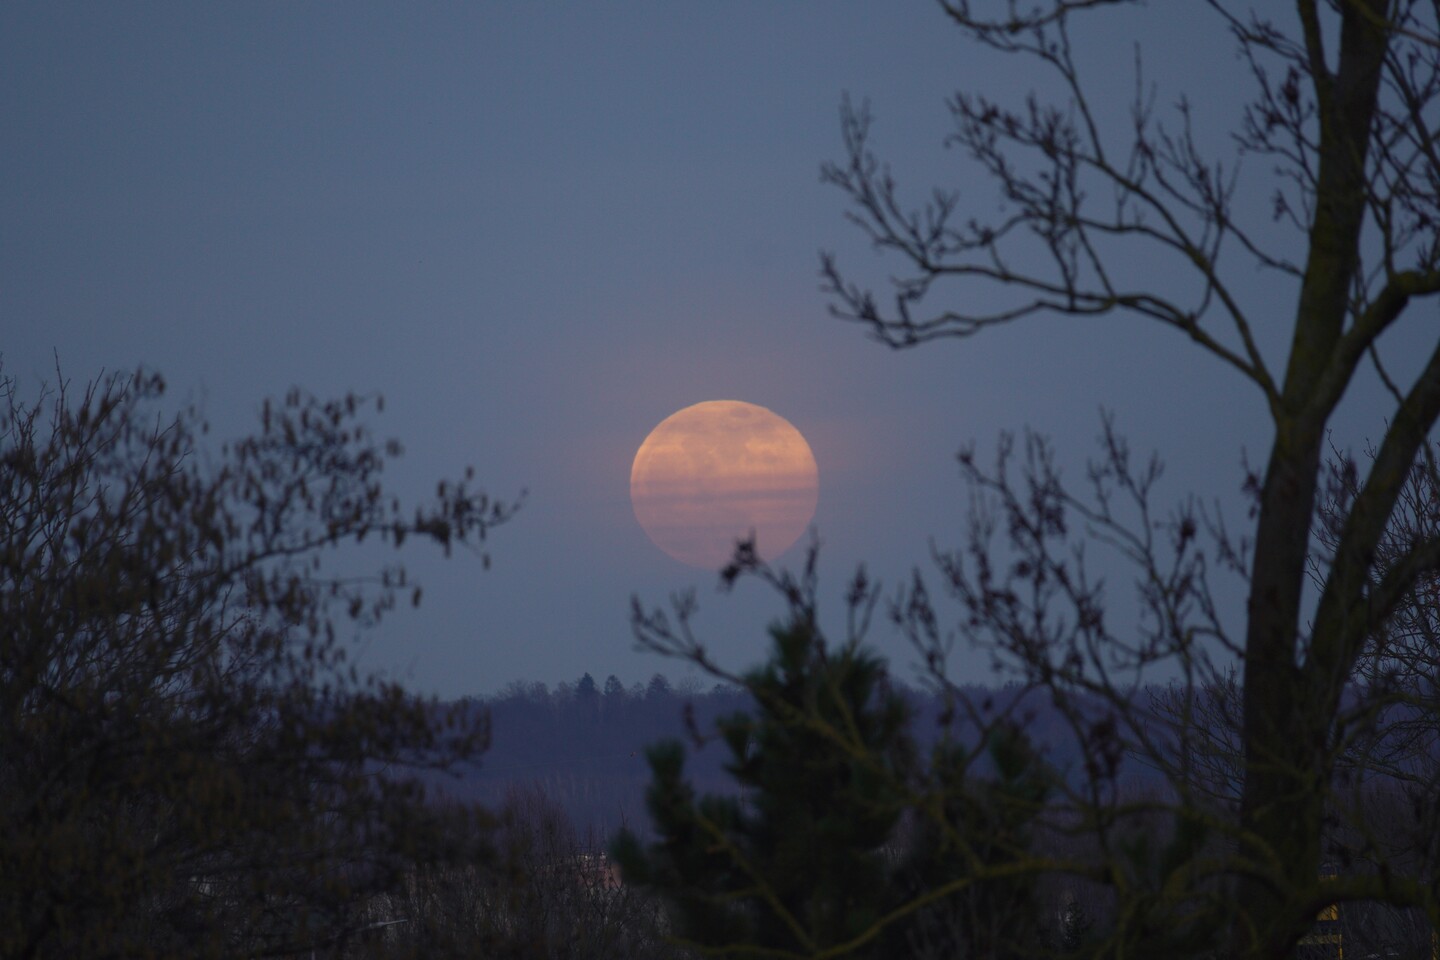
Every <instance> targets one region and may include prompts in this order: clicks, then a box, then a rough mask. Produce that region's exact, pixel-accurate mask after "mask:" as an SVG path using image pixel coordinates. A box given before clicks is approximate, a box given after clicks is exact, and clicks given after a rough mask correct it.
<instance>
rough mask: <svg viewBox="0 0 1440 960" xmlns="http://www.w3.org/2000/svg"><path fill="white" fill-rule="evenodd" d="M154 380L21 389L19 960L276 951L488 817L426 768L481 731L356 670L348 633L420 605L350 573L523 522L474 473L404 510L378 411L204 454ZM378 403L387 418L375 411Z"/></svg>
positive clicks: (3, 661)
mask: <svg viewBox="0 0 1440 960" xmlns="http://www.w3.org/2000/svg"><path fill="white" fill-rule="evenodd" d="M163 389H164V387H163V382H162V381H161V379H160V378H159V377H158V376H155V375H150V374H143V373H141V374H136V375H134V376H131V377H121V376H113V377H110V378H107V379H105V380H102V381H100V382H97V383H95V384H93V385H91V386H90V387H89V388H87V389H86V390H85V391H84V393H83V394H82V395H79V396H76V395H73V394H72V393H71V392H70V390H69V387H68V385H67V384H65V383H64V382H63V381H62V382H61V383H60V384H59V385H58V386H57V387H55V388H54V389H53V390H52V391H50V392H49V393H47V394H44V395H43V397H42V399H41V401H40V402H38V403H35V404H27V403H24V402H22V401H21V400H20V399H19V398H18V397H17V396H16V393H15V386H14V383H13V381H10V380H5V381H3V386H0V397H3V400H4V404H5V407H4V410H3V411H0V624H3V626H0V631H3V637H0V822H3V823H4V828H3V829H0V954H3V955H4V956H7V957H60V956H65V957H82V956H150V957H172V956H173V957H203V956H232V955H233V956H246V957H258V956H270V955H282V954H293V953H295V952H297V951H300V950H307V949H314V948H315V947H316V946H318V945H321V944H325V943H331V942H335V941H336V940H337V939H338V938H343V936H344V935H345V933H346V932H347V930H349V929H350V924H351V920H352V918H353V909H354V907H355V906H356V904H358V903H360V902H362V901H363V900H364V899H365V898H366V897H368V896H369V895H371V894H373V893H374V892H376V891H379V890H384V889H387V888H391V887H393V885H394V884H395V883H396V882H397V881H398V879H399V877H400V876H401V875H402V874H403V872H405V871H406V870H408V869H409V868H410V866H411V865H412V864H413V863H415V862H416V861H417V860H419V861H424V860H426V859H427V858H431V857H436V856H440V855H441V854H443V853H445V852H446V851H450V852H452V853H455V854H457V855H464V854H465V853H466V852H467V850H468V849H469V848H470V847H471V846H472V844H473V841H474V839H475V838H476V837H478V835H479V834H478V832H477V829H476V828H477V824H476V823H475V822H474V821H473V819H472V820H470V821H468V822H467V823H466V825H465V827H464V830H463V831H462V832H460V833H458V834H457V833H455V832H453V831H450V830H449V827H450V826H451V825H453V824H452V821H450V820H449V819H448V817H447V816H445V815H442V814H441V813H440V812H439V811H436V810H433V809H431V808H430V807H429V806H427V805H426V804H425V802H424V793H423V791H422V790H421V788H420V786H419V785H418V784H417V783H416V782H415V780H414V779H413V778H412V777H410V776H408V775H407V770H408V771H418V770H426V769H428V770H446V769H450V768H452V767H453V766H454V765H455V764H457V763H460V762H462V761H464V760H467V759H469V758H472V757H474V756H476V755H477V754H478V753H479V752H480V751H481V750H482V749H483V748H484V746H485V744H486V741H487V737H488V728H487V725H486V723H485V718H484V715H483V714H482V713H479V712H475V711H470V710H466V709H464V707H463V706H461V707H459V708H457V709H456V710H454V711H450V712H444V711H439V710H438V709H436V708H435V706H434V705H433V704H432V703H431V702H429V701H426V700H422V699H419V698H416V697H414V696H412V695H410V694H408V693H406V692H405V691H404V690H402V689H401V688H400V687H398V686H396V685H394V684H391V683H385V682H381V681H378V680H375V679H372V678H368V677H366V676H365V675H363V674H361V673H359V672H357V671H356V670H355V669H354V668H352V667H350V666H349V665H348V663H347V662H346V653H347V650H346V646H345V645H344V644H343V643H341V642H340V641H339V640H338V639H337V634H338V633H339V632H340V631H341V630H343V629H346V628H347V627H348V626H351V625H353V626H354V627H359V628H363V627H366V626H369V625H371V624H373V623H375V622H376V621H377V620H378V619H379V618H380V617H381V616H382V615H383V614H384V613H385V612H386V611H388V610H390V609H391V608H392V606H393V605H394V604H395V603H396V601H397V600H398V599H400V598H402V597H403V598H405V599H406V600H408V601H410V602H414V603H418V602H419V599H420V594H419V588H418V587H417V586H415V585H414V584H412V583H411V582H410V581H409V579H408V577H407V575H406V573H405V570H404V568H403V567H401V566H398V565H390V566H387V567H386V568H385V569H384V570H383V571H381V572H380V573H379V574H378V575H372V576H361V577H353V578H351V577H344V576H336V575H332V574H328V573H326V572H325V568H324V566H323V565H322V564H321V562H320V561H321V556H322V554H324V553H325V552H326V551H328V550H329V549H330V548H332V547H335V546H338V545H340V544H344V543H350V542H358V541H360V540H363V539H366V538H367V537H369V538H375V539H379V540H382V541H388V542H390V543H392V544H394V545H395V546H399V545H400V544H401V543H402V541H404V540H406V539H407V538H410V537H415V538H419V539H423V540H427V541H429V542H432V543H434V544H437V545H439V546H440V547H442V548H443V549H444V550H446V551H447V552H448V551H449V550H450V549H451V548H452V547H455V546H463V547H466V548H467V549H473V550H475V551H476V552H477V553H478V554H479V555H480V556H481V557H482V558H483V557H484V556H485V555H484V553H483V551H482V547H481V545H482V543H483V541H484V539H485V537H486V535H487V533H488V532H489V531H490V529H491V528H492V527H493V526H494V525H495V524H497V523H500V522H502V521H504V520H505V519H506V518H507V516H508V515H509V511H508V509H507V508H504V507H501V506H499V505H497V504H495V503H493V502H491V501H490V500H489V499H488V498H486V497H485V496H484V495H481V494H478V493H475V492H472V491H471V489H470V485H469V477H470V474H469V473H468V472H467V474H466V479H465V480H462V481H460V482H458V483H453V482H447V483H442V484H441V485H440V486H439V490H438V495H437V497H436V499H435V501H434V502H433V503H432V504H430V505H428V506H423V507H421V508H419V509H413V510H412V509H408V508H402V507H401V506H400V504H399V502H398V501H397V500H396V499H394V498H393V497H392V495H391V494H390V493H389V492H388V491H386V489H385V488H384V486H383V485H382V484H381V483H380V481H379V474H380V472H381V469H382V467H383V466H384V464H385V462H386V459H387V457H390V456H393V455H395V454H396V453H398V446H397V445H395V444H394V443H390V444H378V443H376V442H375V441H373V440H372V439H371V437H370V434H369V433H368V431H367V430H366V428H365V427H364V425H363V423H362V422H361V421H360V417H361V415H362V414H363V413H364V412H365V411H366V410H367V409H368V407H369V406H371V404H369V403H368V402H366V401H364V400H362V399H359V398H355V397H347V398H345V399H343V400H340V401H336V402H331V403H321V402H319V401H317V400H314V399H313V398H310V397H308V396H306V395H304V394H302V393H300V392H298V391H295V392H292V393H291V394H290V395H289V396H288V397H287V398H286V399H285V401H284V402H283V403H282V404H279V405H272V404H270V403H266V404H265V406H264V408H263V410H262V412H261V426H260V430H259V432H257V433H255V434H253V435H251V436H248V437H245V438H243V439H241V440H239V441H237V442H234V443H231V444H228V445H226V446H225V447H223V448H222V449H221V450H220V451H219V452H218V453H217V452H216V451H214V450H213V449H206V448H204V447H203V446H202V445H201V444H202V436H203V435H204V433H205V432H206V425H205V423H204V421H203V420H202V419H201V418H200V417H199V415H198V414H197V413H196V412H195V411H194V410H193V409H188V408H187V409H185V410H183V411H182V412H181V413H179V414H178V415H177V416H174V417H173V418H172V417H169V416H167V415H166V414H164V413H163V410H164V408H163V406H162V404H161V398H162V393H163ZM375 406H377V407H378V401H377V402H376V404H375Z"/></svg>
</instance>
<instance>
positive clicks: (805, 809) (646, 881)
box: [615, 618, 915, 956]
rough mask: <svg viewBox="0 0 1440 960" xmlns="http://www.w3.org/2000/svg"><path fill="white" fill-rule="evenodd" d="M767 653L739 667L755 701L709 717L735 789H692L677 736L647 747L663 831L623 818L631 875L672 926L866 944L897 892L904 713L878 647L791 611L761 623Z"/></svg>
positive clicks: (775, 944)
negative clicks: (635, 829) (821, 628)
mask: <svg viewBox="0 0 1440 960" xmlns="http://www.w3.org/2000/svg"><path fill="white" fill-rule="evenodd" d="M771 636H772V637H773V640H774V651H773V653H772V655H771V658H770V660H769V662H767V663H766V664H765V665H764V666H763V667H761V668H760V669H758V670H755V671H752V672H751V673H749V674H747V675H746V677H745V678H744V681H745V686H746V687H747V689H748V690H749V691H750V693H751V695H752V696H753V697H754V699H755V711H754V713H737V714H734V715H731V716H729V717H726V718H723V719H722V720H720V721H719V722H718V728H719V732H720V736H721V738H722V739H723V741H724V743H725V746H726V748H727V749H728V750H729V752H730V755H731V759H730V761H729V763H728V764H727V769H728V770H729V772H730V774H731V775H732V776H733V777H734V779H735V781H736V782H737V783H738V784H739V786H740V787H741V789H742V794H741V795H740V796H704V797H697V796H696V794H695V792H694V790H693V789H692V788H691V787H690V785H689V784H688V783H687V782H686V781H685V779H684V757H685V751H684V747H683V746H682V745H681V744H680V743H677V742H673V741H671V742H665V743H661V744H659V745H657V746H655V747H654V748H652V749H651V751H650V753H649V759H650V766H651V770H652V772H653V775H654V781H653V784H652V786H651V788H650V791H649V796H648V802H649V807H650V812H651V815H652V817H653V819H654V822H655V827H656V830H657V833H658V835H659V839H658V840H657V841H656V842H655V843H653V844H651V845H649V846H648V847H645V846H642V844H641V843H640V841H639V839H638V838H637V837H636V836H635V835H634V834H632V833H630V832H628V831H626V832H624V833H622V834H621V836H620V837H619V838H618V839H617V841H616V844H615V854H616V858H617V860H618V861H619V863H620V865H621V868H622V870H623V871H624V876H625V880H626V882H627V883H638V884H642V885H645V886H649V887H652V888H654V889H656V890H657V891H658V892H659V893H660V894H661V896H662V897H664V898H665V899H666V900H667V901H668V902H669V905H670V906H671V908H672V910H671V914H672V918H673V920H674V922H675V933H676V934H677V937H678V938H679V939H680V940H682V941H685V942H688V943H691V944H693V945H697V946H702V947H706V946H709V947H720V946H727V947H731V948H734V947H737V946H740V945H743V946H742V947H741V949H742V951H743V950H754V953H753V954H746V953H744V952H742V953H740V954H738V955H742V956H743V955H755V956H760V955H767V952H768V955H774V952H775V951H783V952H793V953H797V954H801V955H807V954H813V953H815V952H817V951H819V950H823V949H825V948H827V947H838V946H843V945H845V944H848V943H851V942H854V943H855V945H856V946H857V947H858V948H859V949H857V950H855V951H853V952H852V951H849V950H847V951H845V955H847V956H865V955H867V951H872V950H873V949H874V948H875V947H876V946H878V942H876V941H874V933H875V931H876V930H877V929H878V928H877V921H878V920H879V919H880V918H881V917H882V916H883V915H884V914H885V912H886V911H887V910H888V909H890V908H891V907H892V906H893V899H894V897H893V893H894V886H893V883H892V875H893V870H892V869H891V867H890V864H889V859H890V858H888V857H887V855H886V852H885V849H884V848H885V846H886V844H887V843H888V842H889V841H890V840H891V839H892V838H893V836H894V831H895V829H896V826H897V824H898V823H899V821H900V816H901V811H902V809H903V806H904V797H903V796H902V790H903V786H902V785H903V784H905V783H906V782H907V780H908V779H909V777H910V775H911V772H912V770H913V768H914V759H915V750H914V746H913V744H912V742H911V740H910V737H909V733H908V722H909V712H908V710H907V708H906V705H905V703H904V701H903V700H902V698H901V697H900V696H899V695H898V694H897V693H896V692H894V691H893V690H892V689H890V687H889V685H888V683H887V677H886V671H885V667H884V664H883V661H882V660H880V659H879V658H877V657H875V656H873V655H871V654H870V653H868V652H867V651H865V650H864V649H863V648H861V647H859V646H858V645H856V644H847V645H845V646H843V647H841V648H839V649H837V650H835V651H833V652H831V651H827V649H826V648H825V645H824V643H823V641H822V640H821V639H820V638H819V636H818V635H817V632H816V631H815V629H814V628H813V626H812V625H810V624H809V623H807V622H805V621H804V620H803V619H800V618H797V619H796V620H794V621H792V622H791V623H790V624H788V625H786V626H783V627H776V628H773V629H772V630H771Z"/></svg>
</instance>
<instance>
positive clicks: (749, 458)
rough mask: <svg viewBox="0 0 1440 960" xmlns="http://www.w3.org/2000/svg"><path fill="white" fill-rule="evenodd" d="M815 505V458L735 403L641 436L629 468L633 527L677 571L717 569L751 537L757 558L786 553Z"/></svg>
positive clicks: (789, 430)
mask: <svg viewBox="0 0 1440 960" xmlns="http://www.w3.org/2000/svg"><path fill="white" fill-rule="evenodd" d="M819 496H820V487H819V471H818V470H817V469H816V467H815V456H814V454H812V453H811V452H810V445H809V444H808V443H806V442H805V438H804V437H803V436H801V435H800V431H799V430H796V429H795V427H794V426H792V425H791V423H790V421H788V420H786V419H785V418H784V417H781V416H778V415H777V414H774V413H771V412H770V411H769V410H766V409H765V408H764V407H761V406H757V405H755V404H753V403H744V402H742V401H740V400H707V401H705V402H704V403H697V404H695V405H694V406H691V407H686V408H685V409H683V410H680V411H678V412H676V413H672V414H671V415H670V416H668V417H666V418H665V419H664V420H662V421H660V425H659V426H657V427H656V428H655V429H654V430H651V431H650V435H649V436H648V437H646V438H645V442H644V443H642V444H640V449H639V450H637V451H636V452H635V462H634V463H633V464H632V465H631V467H630V502H631V503H632V504H634V506H635V519H637V520H639V521H640V526H641V527H643V528H644V530H645V533H646V534H647V535H649V537H650V539H651V540H653V541H654V542H655V545H656V546H657V547H659V548H660V549H661V550H664V551H665V552H666V553H668V554H669V555H670V556H672V557H674V558H675V559H676V560H679V561H681V562H682V563H688V564H690V565H691V566H695V567H705V568H707V569H710V570H718V569H720V568H721V567H723V566H724V565H725V564H726V563H728V562H729V561H730V558H731V557H732V556H733V555H734V553H735V543H736V541H737V540H741V539H743V538H745V537H748V536H749V535H750V534H751V532H752V531H753V532H754V534H755V547H756V550H757V551H758V552H759V554H760V556H761V557H763V558H765V559H767V560H773V559H774V558H776V557H778V556H779V555H780V554H782V553H784V552H785V551H786V550H788V549H790V547H791V546H793V545H794V544H795V541H796V540H798V539H800V535H801V534H803V533H804V532H805V528H806V527H807V526H809V525H810V520H811V518H812V517H814V516H815V504H816V503H817V502H818V500H819Z"/></svg>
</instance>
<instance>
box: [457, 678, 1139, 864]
mask: <svg viewBox="0 0 1440 960" xmlns="http://www.w3.org/2000/svg"><path fill="white" fill-rule="evenodd" d="M900 690H901V693H902V694H903V695H904V697H905V699H906V700H907V701H908V702H909V704H910V708H911V712H912V715H913V716H914V718H915V722H914V724H913V726H912V730H913V732H914V734H915V736H916V738H917V740H918V741H919V742H920V745H921V746H922V748H923V747H925V746H928V744H929V742H931V741H932V739H933V737H934V736H935V734H936V733H937V731H938V730H939V729H940V727H941V724H940V718H941V717H942V716H943V715H944V712H945V708H946V705H945V703H944V701H943V699H942V698H941V696H940V695H939V694H936V693H933V692H931V691H927V690H922V689H916V688H912V687H906V686H903V685H902V686H901V687H900ZM963 693H964V694H965V695H966V697H967V698H968V700H969V701H970V702H972V703H977V704H988V705H989V707H990V709H991V710H992V711H994V712H1001V711H1009V712H1011V714H1012V715H1013V716H1014V717H1015V718H1016V719H1017V720H1018V721H1020V722H1021V724H1022V725H1023V726H1024V727H1025V729H1026V730H1027V731H1028V732H1029V734H1030V736H1031V737H1032V739H1033V741H1034V742H1035V743H1036V744H1038V745H1040V747H1041V749H1042V751H1043V752H1044V755H1045V756H1046V758H1047V759H1048V760H1049V761H1050V763H1051V764H1052V765H1053V766H1055V767H1056V768H1057V769H1060V770H1062V771H1064V770H1066V769H1073V768H1074V767H1075V766H1076V765H1078V764H1079V762H1080V758H1079V755H1078V751H1077V750H1076V749H1075V747H1074V741H1073V737H1072V736H1071V734H1070V732H1069V727H1068V726H1067V723H1066V721H1065V719H1064V718H1063V717H1061V716H1060V715H1059V714H1058V712H1056V711H1055V709H1054V708H1053V706H1051V705H1050V704H1049V703H1048V702H1047V701H1045V700H1043V699H1041V698H1040V697H1038V696H1036V695H1035V694H1034V693H1033V692H1032V693H1031V694H1030V695H1029V696H1026V697H1025V698H1024V699H1023V700H1020V698H1021V696H1022V688H1021V687H1019V686H1018V685H1008V686H998V687H993V688H990V687H985V686H981V685H974V686H968V687H965V688H964V689H963ZM464 703H465V704H466V705H467V706H468V707H469V708H470V709H473V710H477V711H478V710H485V711H488V712H489V715H490V720H491V725H492V727H491V730H492V740H491V744H490V748H489V749H488V750H487V751H486V752H485V754H484V755H483V756H482V757H481V758H480V760H479V763H478V764H477V765H475V766H473V767H471V768H470V769H468V770H467V771H466V772H465V773H464V774H463V775H462V776H460V777H459V778H457V779H446V780H445V781H443V782H441V783H439V784H438V785H437V786H438V789H439V790H440V791H441V792H443V793H444V794H445V795H446V796H448V797H452V798H454V799H457V800H466V801H477V802H479V803H481V804H483V805H485V806H487V807H491V808H498V807H499V806H500V805H502V804H503V802H504V800H505V797H506V795H507V792H509V791H511V790H512V789H514V788H517V787H519V788H525V789H531V788H535V789H538V790H539V791H540V792H541V793H543V794H544V795H545V796H546V797H548V798H549V799H550V800H551V801H553V802H554V803H556V804H558V805H559V806H560V807H561V808H562V809H563V810H564V811H565V813H566V814H567V815H568V816H569V817H570V819H571V822H572V823H573V824H574V825H575V826H576V828H577V830H578V831H579V832H580V834H581V835H582V836H585V835H590V836H592V837H593V838H594V840H595V842H596V844H597V845H603V844H604V843H605V841H606V840H607V839H608V838H609V837H610V836H612V835H613V834H614V833H615V831H617V830H618V829H619V828H620V827H621V826H628V827H629V828H630V829H632V830H635V831H637V832H639V833H642V834H645V833H648V832H649V828H650V823H649V817H648V815H647V813H646V809H645V790H646V787H647V785H648V784H649V781H650V772H649V766H648V765H647V763H646V759H645V753H646V750H647V749H648V748H649V747H650V746H652V745H653V744H655V743H656V742H658V741H660V740H665V739H672V740H680V741H682V742H683V743H685V745H686V753H687V758H688V759H687V763H686V769H687V772H688V774H689V778H690V780H691V782H692V783H693V784H694V786H695V788H696V790H697V791H698V792H700V793H729V792H732V791H733V790H734V789H735V786H734V783H733V781H732V780H731V779H730V777H729V776H728V775H727V774H726V772H725V770H724V761H725V758H726V751H725V750H724V749H723V748H722V747H721V745H719V744H716V743H713V742H707V740H706V738H707V737H708V736H710V735H712V734H713V732H714V729H715V720H716V718H717V717H721V716H725V715H727V714H731V713H735V712H737V711H748V710H751V709H752V707H753V703H752V702H751V699H750V696H749V694H748V693H746V692H745V691H744V690H741V689H739V688H736V687H732V686H727V685H723V684H715V685H713V686H710V687H709V688H708V689H707V688H704V687H703V686H702V685H701V684H699V683H698V682H696V681H695V680H694V679H693V678H687V679H686V680H682V681H679V682H677V683H672V682H671V681H670V680H669V679H668V678H666V677H665V676H664V675H663V674H660V673H656V674H654V675H653V676H652V677H651V678H650V680H649V681H648V682H647V683H643V684H642V683H634V684H632V685H631V686H629V687H626V686H625V685H624V684H623V683H622V682H621V681H620V680H619V678H617V677H616V676H615V675H613V674H611V675H610V676H608V677H606V679H605V680H604V681H603V682H598V681H596V680H595V678H594V677H593V676H592V675H591V674H589V673H586V674H584V675H583V676H581V677H580V678H579V679H577V680H575V681H574V682H569V681H566V682H561V683H558V684H556V685H554V686H553V687H552V686H549V685H547V684H545V683H538V682H524V681H515V682H512V683H510V684H509V685H507V686H506V687H505V688H504V689H503V690H502V691H500V692H499V693H498V694H495V695H493V696H490V697H472V698H467V699H466V700H465V701H464ZM1130 776H1131V777H1132V778H1133V780H1134V781H1135V782H1136V783H1137V784H1139V785H1143V784H1146V783H1148V782H1149V781H1150V780H1151V771H1149V770H1147V769H1146V768H1143V767H1139V766H1137V767H1136V768H1135V769H1134V770H1133V771H1131V772H1130Z"/></svg>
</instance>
